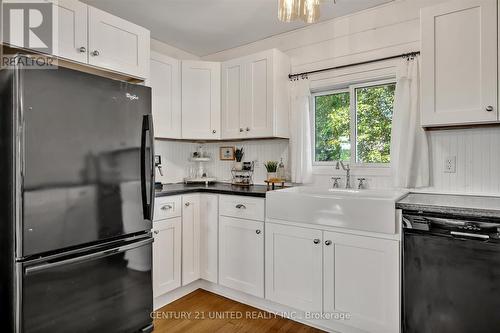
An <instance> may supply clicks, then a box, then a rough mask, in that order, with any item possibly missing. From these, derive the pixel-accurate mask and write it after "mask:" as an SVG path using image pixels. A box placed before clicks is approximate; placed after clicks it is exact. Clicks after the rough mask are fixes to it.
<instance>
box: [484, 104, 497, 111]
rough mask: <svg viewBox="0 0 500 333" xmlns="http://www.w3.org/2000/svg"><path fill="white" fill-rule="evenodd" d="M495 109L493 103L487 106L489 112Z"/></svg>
mask: <svg viewBox="0 0 500 333" xmlns="http://www.w3.org/2000/svg"><path fill="white" fill-rule="evenodd" d="M494 109H495V108H494V107H493V106H491V105H488V106H487V107H486V111H488V112H491V111H493V110H494Z"/></svg>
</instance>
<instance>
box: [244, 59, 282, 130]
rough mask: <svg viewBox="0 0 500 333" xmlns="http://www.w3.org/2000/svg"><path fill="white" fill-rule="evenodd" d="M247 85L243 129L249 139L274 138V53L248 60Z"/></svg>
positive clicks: (246, 66) (246, 65)
mask: <svg viewBox="0 0 500 333" xmlns="http://www.w3.org/2000/svg"><path fill="white" fill-rule="evenodd" d="M245 84H246V87H245V94H246V95H245V110H244V120H243V125H244V126H243V128H244V130H245V132H246V134H247V137H252V138H254V137H271V136H273V112H274V105H273V103H274V102H273V93H274V92H273V90H274V89H273V88H274V84H273V56H272V51H266V52H261V53H257V54H255V55H252V56H251V57H250V58H247V60H246V63H245Z"/></svg>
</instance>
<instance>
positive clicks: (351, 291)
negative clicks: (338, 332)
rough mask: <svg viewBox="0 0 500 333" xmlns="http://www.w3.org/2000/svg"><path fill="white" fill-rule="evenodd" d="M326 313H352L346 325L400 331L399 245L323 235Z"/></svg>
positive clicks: (366, 328) (373, 329)
mask: <svg viewBox="0 0 500 333" xmlns="http://www.w3.org/2000/svg"><path fill="white" fill-rule="evenodd" d="M323 249H324V270H323V274H324V279H323V281H324V282H323V285H324V291H323V299H324V309H323V311H324V312H325V313H334V312H340V313H349V315H350V319H349V320H347V321H345V322H343V324H345V325H349V326H353V327H355V328H358V329H361V330H365V331H367V332H374V333H376V332H380V333H389V332H394V333H396V332H399V313H400V312H399V243H398V241H395V240H387V239H378V238H371V237H363V236H356V235H348V234H341V233H334V232H327V231H325V232H324V247H323Z"/></svg>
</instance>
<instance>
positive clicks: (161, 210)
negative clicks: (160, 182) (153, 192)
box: [154, 196, 182, 221]
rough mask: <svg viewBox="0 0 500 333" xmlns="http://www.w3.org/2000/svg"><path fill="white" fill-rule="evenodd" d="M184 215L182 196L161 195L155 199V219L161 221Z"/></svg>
mask: <svg viewBox="0 0 500 333" xmlns="http://www.w3.org/2000/svg"><path fill="white" fill-rule="evenodd" d="M181 215H182V206H181V197H180V196H174V197H160V198H156V199H155V212H154V220H155V221H160V220H165V219H170V218H172V217H179V216H181Z"/></svg>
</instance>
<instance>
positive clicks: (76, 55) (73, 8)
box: [51, 0, 88, 63]
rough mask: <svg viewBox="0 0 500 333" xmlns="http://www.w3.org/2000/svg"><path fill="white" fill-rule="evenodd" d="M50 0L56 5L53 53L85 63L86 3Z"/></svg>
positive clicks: (73, 0)
mask: <svg viewBox="0 0 500 333" xmlns="http://www.w3.org/2000/svg"><path fill="white" fill-rule="evenodd" d="M51 2H52V3H53V4H54V6H56V7H57V13H58V15H57V18H58V26H59V31H58V34H57V39H56V40H55V44H56V45H55V47H54V50H55V52H54V54H55V55H57V56H59V57H62V58H66V59H70V60H74V61H78V62H81V63H87V60H88V59H87V56H88V45H87V5H86V4H84V3H82V2H79V1H76V0H58V1H55V0H54V1H51Z"/></svg>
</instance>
